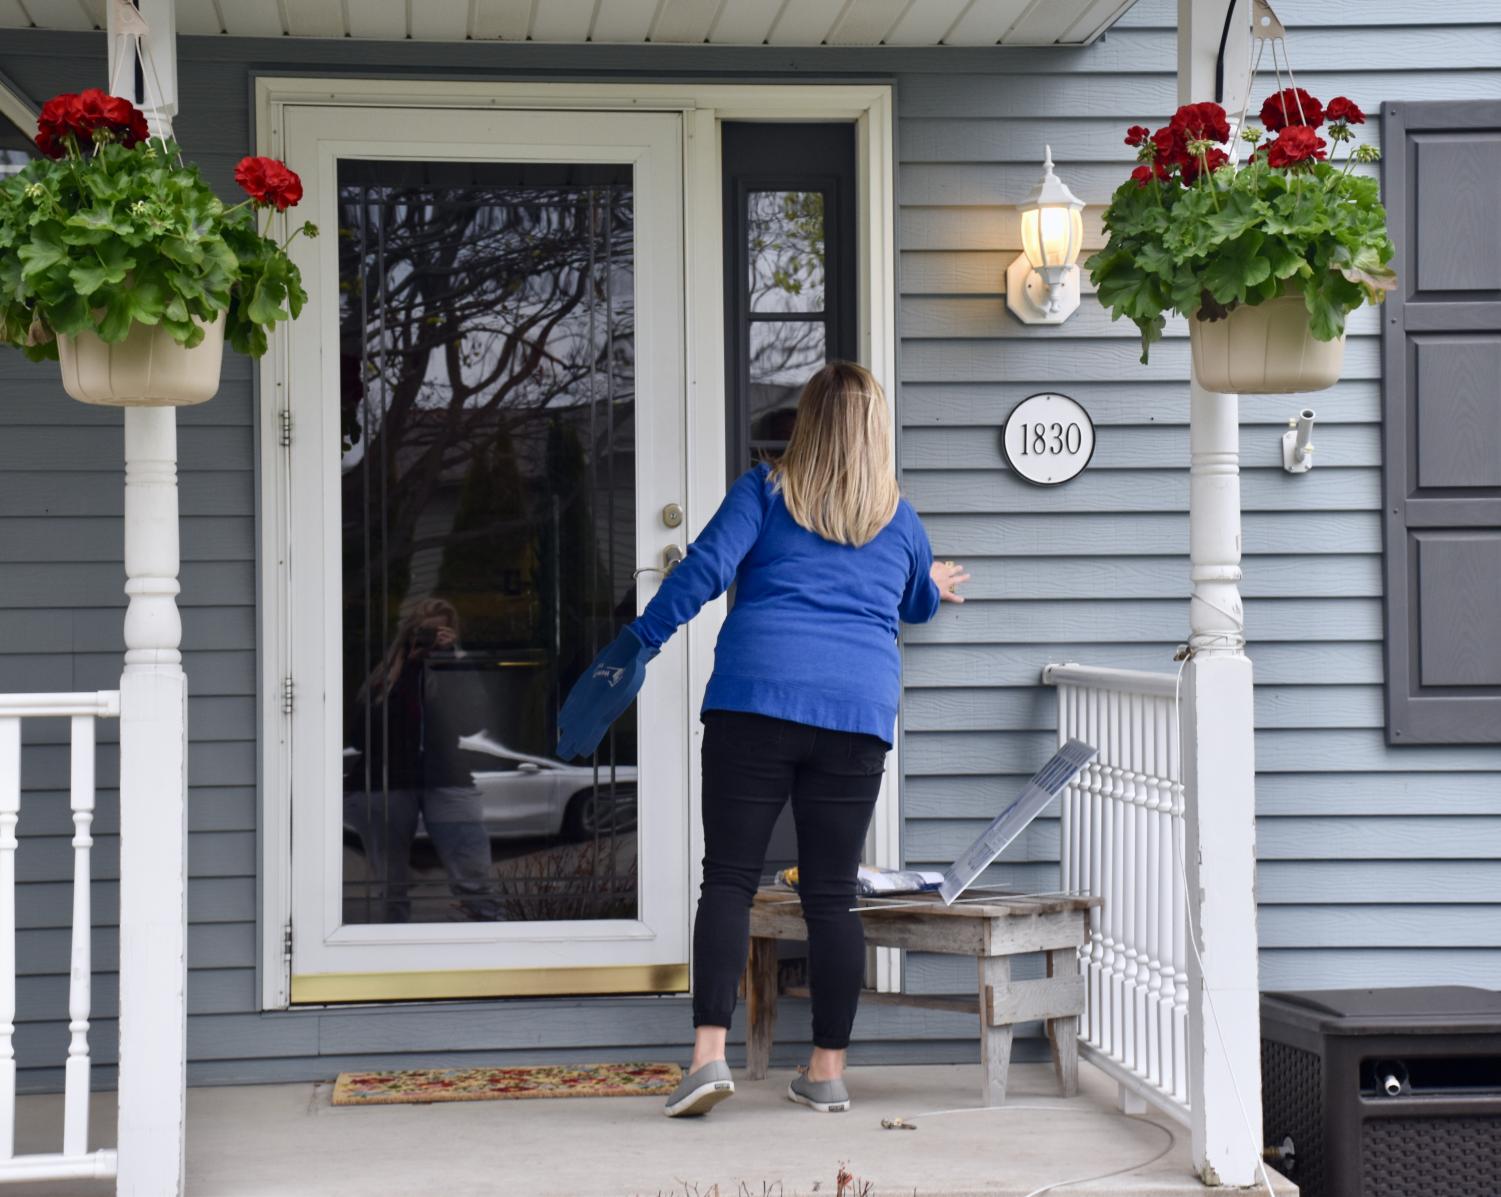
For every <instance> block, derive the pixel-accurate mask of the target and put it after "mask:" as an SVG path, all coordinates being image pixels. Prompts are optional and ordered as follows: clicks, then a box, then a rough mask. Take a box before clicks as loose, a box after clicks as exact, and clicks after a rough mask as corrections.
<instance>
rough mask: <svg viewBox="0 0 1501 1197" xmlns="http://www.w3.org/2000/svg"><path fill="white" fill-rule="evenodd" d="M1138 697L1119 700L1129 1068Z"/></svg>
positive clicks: (1134, 983) (1132, 1053)
mask: <svg viewBox="0 0 1501 1197" xmlns="http://www.w3.org/2000/svg"><path fill="white" fill-rule="evenodd" d="M1137 702H1138V698H1137V696H1136V695H1135V694H1122V695H1121V697H1120V718H1121V724H1120V765H1121V774H1120V777H1121V860H1122V862H1123V864H1124V869H1123V870H1122V877H1121V880H1122V885H1121V940H1122V941H1123V942H1124V944H1125V952H1124V953H1123V955H1124V957H1125V960H1124V963H1123V964H1122V965H1121V1023H1122V1026H1123V1027H1124V1031H1125V1034H1124V1036H1123V1038H1122V1042H1121V1060H1122V1062H1123V1063H1124V1064H1125V1065H1126V1067H1127V1068H1136V1067H1137V1065H1138V1062H1139V1060H1138V1057H1139V1050H1140V1049H1139V1047H1138V1044H1137V1040H1136V994H1137V987H1138V977H1139V974H1140V970H1139V968H1138V965H1137V959H1138V955H1139V953H1138V952H1137V947H1138V945H1139V944H1140V942H1141V941H1140V940H1139V939H1138V938H1137V935H1136V910H1137V905H1138V900H1139V897H1140V893H1141V888H1140V886H1141V877H1140V865H1139V862H1138V861H1137V859H1136V846H1137V836H1136V811H1137V804H1138V801H1139V795H1138V793H1137V789H1138V787H1137V784H1136V776H1137V767H1136V765H1137V762H1136V723H1137V719H1136V706H1137Z"/></svg>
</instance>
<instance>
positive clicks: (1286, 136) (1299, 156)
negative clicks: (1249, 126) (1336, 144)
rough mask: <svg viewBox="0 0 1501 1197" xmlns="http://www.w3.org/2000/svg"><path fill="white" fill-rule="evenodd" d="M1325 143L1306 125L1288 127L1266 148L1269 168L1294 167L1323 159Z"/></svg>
mask: <svg viewBox="0 0 1501 1197" xmlns="http://www.w3.org/2000/svg"><path fill="white" fill-rule="evenodd" d="M1326 144H1327V143H1326V142H1325V141H1324V139H1323V138H1322V137H1320V136H1319V135H1318V134H1317V133H1315V132H1314V131H1313V130H1312V129H1310V128H1309V127H1308V126H1307V125H1288V126H1287V127H1286V128H1285V129H1283V130H1282V131H1281V132H1280V133H1278V134H1277V138H1276V140H1275V141H1273V142H1272V143H1271V144H1270V145H1269V146H1268V147H1267V152H1266V160H1267V165H1269V166H1295V165H1296V164H1297V163H1299V162H1309V161H1313V160H1315V159H1322V158H1323V157H1324V146H1325V145H1326Z"/></svg>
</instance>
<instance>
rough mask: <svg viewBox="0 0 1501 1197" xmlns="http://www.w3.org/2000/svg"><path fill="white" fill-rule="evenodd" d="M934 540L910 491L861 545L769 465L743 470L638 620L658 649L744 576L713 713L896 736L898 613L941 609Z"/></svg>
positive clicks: (915, 618) (913, 617) (917, 616)
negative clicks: (821, 522)
mask: <svg viewBox="0 0 1501 1197" xmlns="http://www.w3.org/2000/svg"><path fill="white" fill-rule="evenodd" d="M932 565H933V550H932V548H931V547H930V546H929V544H928V536H927V533H926V532H924V531H923V526H922V523H921V521H920V520H919V519H918V518H917V512H915V511H914V510H913V509H912V506H911V504H909V503H908V502H907V501H906V500H905V499H903V500H902V501H901V503H900V504H899V505H898V507H897V511H896V515H895V516H893V517H892V519H891V522H890V523H889V524H887V525H886V527H884V528H883V529H881V531H880V532H879V533H878V534H877V535H876V537H875V539H873V540H871V541H870V542H868V543H867V544H864V545H862V546H860V547H859V548H852V547H851V546H849V545H842V544H836V543H834V542H833V541H830V540H825V539H824V538H823V537H821V536H819V535H818V534H817V533H815V532H810V531H808V530H807V529H806V528H804V527H802V526H800V525H799V524H798V523H797V522H796V521H795V520H793V518H792V516H791V515H789V514H788V512H787V506H786V504H785V503H784V502H783V501H782V496H781V495H780V494H779V493H777V491H776V490H774V489H773V487H772V484H771V479H770V470H769V469H768V468H767V467H766V466H765V465H758V466H756V467H755V469H752V470H750V471H748V472H747V473H745V474H742V475H741V476H740V478H739V479H738V480H737V481H736V482H735V485H734V486H732V487H731V488H730V492H729V494H728V495H726V496H725V500H724V502H723V503H722V504H720V507H719V510H718V511H717V512H715V513H714V518H713V519H712V520H710V521H709V524H708V526H707V527H706V528H705V529H704V531H703V535H701V536H700V537H699V538H698V539H697V540H695V541H694V542H693V543H692V544H691V545H689V546H688V552H687V554H686V555H685V556H684V558H683V560H682V563H681V564H679V565H678V567H677V568H676V569H675V570H673V571H672V573H671V574H670V575H668V577H667V578H666V580H664V581H663V583H662V586H661V589H659V590H658V591H657V593H656V595H655V596H654V597H653V598H652V600H651V602H649V603H648V604H647V605H646V610H645V611H643V612H642V613H641V617H640V618H639V619H637V620H636V621H635V622H634V623H633V624H631V630H632V631H633V632H635V633H636V635H637V636H639V637H640V638H641V640H642V641H643V642H644V643H645V644H647V645H649V646H650V647H652V648H660V647H661V646H662V644H663V643H664V642H665V641H666V640H667V639H668V637H670V636H671V635H672V634H673V632H675V631H677V629H678V627H679V625H681V624H684V623H687V622H688V620H690V619H692V618H693V617H694V616H695V615H696V614H698V611H699V609H700V608H701V607H702V606H703V605H704V604H705V603H706V602H708V601H709V600H711V599H713V598H717V597H718V596H719V595H721V594H723V593H724V592H725V591H726V590H727V589H728V588H729V586H730V583H731V582H734V583H735V584H736V589H735V603H734V606H733V607H732V608H731V610H730V614H729V617H728V618H727V619H726V620H725V622H724V627H723V628H722V629H721V630H720V633H719V642H718V644H717V645H716V646H715V649H714V672H713V675H712V676H711V677H710V678H709V685H708V688H707V690H706V691H705V693H704V706H703V709H704V710H706V711H711V710H718V711H748V712H751V713H753V714H758V715H770V716H773V717H775V718H778V719H791V720H793V721H794V722H797V723H806V724H810V725H811V726H813V727H826V728H832V729H833V730H835V731H851V732H866V733H868V734H870V735H873V736H879V737H880V738H881V739H883V740H885V741H886V742H887V743H888V744H889V743H890V742H891V740H892V736H893V732H894V730H895V726H896V711H897V701H898V698H899V697H900V693H901V658H900V656H899V654H898V652H897V639H896V637H897V620H898V619H901V620H903V621H905V622H907V623H925V622H927V621H928V620H930V619H932V618H933V615H934V613H935V612H936V611H937V610H938V601H939V599H938V587H937V586H936V585H935V584H934V582H933V579H932V578H931V577H930V576H929V570H930V569H931V568H932Z"/></svg>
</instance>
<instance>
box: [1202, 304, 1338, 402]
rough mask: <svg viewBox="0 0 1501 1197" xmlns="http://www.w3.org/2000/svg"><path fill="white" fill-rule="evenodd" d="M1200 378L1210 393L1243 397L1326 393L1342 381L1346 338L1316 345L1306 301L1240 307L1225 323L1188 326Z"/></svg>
mask: <svg viewBox="0 0 1501 1197" xmlns="http://www.w3.org/2000/svg"><path fill="white" fill-rule="evenodd" d="M1188 341H1189V344H1190V346H1191V347H1192V348H1193V364H1194V377H1196V378H1197V379H1198V380H1199V384H1200V385H1201V386H1203V387H1204V388H1205V389H1207V390H1211V391H1224V392H1226V393H1228V394H1240V395H1273V394H1288V393H1289V392H1292V391H1321V390H1323V389H1324V388H1325V387H1328V386H1333V385H1334V384H1335V383H1336V382H1338V381H1339V372H1340V368H1341V366H1342V365H1343V364H1344V360H1345V338H1344V337H1340V338H1339V340H1337V341H1319V340H1315V339H1314V335H1313V333H1312V331H1310V329H1309V327H1308V309H1307V308H1306V307H1304V305H1303V296H1302V295H1279V296H1278V297H1277V298H1276V299H1269V300H1267V301H1266V302H1265V303H1262V304H1258V305H1257V306H1256V307H1253V308H1252V307H1238V308H1236V309H1235V310H1234V311H1233V312H1231V313H1230V315H1229V316H1228V317H1227V318H1226V319H1224V320H1200V319H1198V318H1197V317H1195V318H1194V319H1191V320H1189V322H1188Z"/></svg>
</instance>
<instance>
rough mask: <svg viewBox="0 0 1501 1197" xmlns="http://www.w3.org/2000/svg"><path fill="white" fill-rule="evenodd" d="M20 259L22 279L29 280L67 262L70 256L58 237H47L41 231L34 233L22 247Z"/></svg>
mask: <svg viewBox="0 0 1501 1197" xmlns="http://www.w3.org/2000/svg"><path fill="white" fill-rule="evenodd" d="M20 258H21V277H22V279H26V280H29V279H33V278H35V277H36V276H37V275H39V274H42V273H43V272H44V271H47V270H50V269H52V267H54V266H56V265H58V264H60V263H62V262H66V261H67V260H68V254H67V251H66V250H65V249H64V248H63V247H62V245H61V244H60V243H59V241H58V239H57V238H56V237H47V236H45V235H44V234H43V232H42V231H41V230H40V229H39V230H37V231H35V232H33V233H32V235H31V240H30V241H28V242H27V243H26V244H25V245H23V246H21V249H20Z"/></svg>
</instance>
